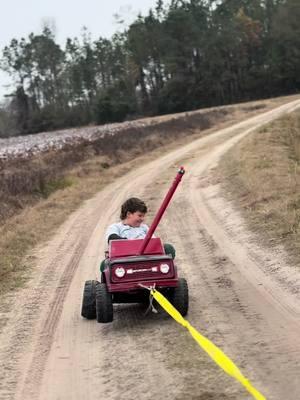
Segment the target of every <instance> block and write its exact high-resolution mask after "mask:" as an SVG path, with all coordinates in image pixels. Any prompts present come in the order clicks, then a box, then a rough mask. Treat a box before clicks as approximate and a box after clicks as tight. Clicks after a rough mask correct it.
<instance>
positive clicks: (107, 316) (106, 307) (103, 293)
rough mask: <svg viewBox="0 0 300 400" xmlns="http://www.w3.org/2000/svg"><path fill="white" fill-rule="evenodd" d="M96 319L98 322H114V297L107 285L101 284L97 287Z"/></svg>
mask: <svg viewBox="0 0 300 400" xmlns="http://www.w3.org/2000/svg"><path fill="white" fill-rule="evenodd" d="M96 318H97V322H112V320H113V304H112V297H111V294H110V293H109V292H108V290H107V287H106V285H105V283H99V284H98V285H97V287H96Z"/></svg>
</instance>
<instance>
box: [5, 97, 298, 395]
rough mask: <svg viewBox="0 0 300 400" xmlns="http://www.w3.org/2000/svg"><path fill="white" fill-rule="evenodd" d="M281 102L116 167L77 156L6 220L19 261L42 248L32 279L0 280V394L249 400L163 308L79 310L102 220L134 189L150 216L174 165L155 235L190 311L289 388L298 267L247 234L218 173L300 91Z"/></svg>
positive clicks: (269, 378)
mask: <svg viewBox="0 0 300 400" xmlns="http://www.w3.org/2000/svg"><path fill="white" fill-rule="evenodd" d="M277 105H278V107H271V108H272V109H269V110H268V111H267V110H266V109H264V110H263V111H262V110H260V112H259V113H257V112H256V113H255V114H256V115H252V116H250V115H249V118H247V117H246V116H243V118H242V117H241V115H240V114H236V115H235V116H234V117H233V119H232V120H231V121H226V122H224V123H222V124H219V125H218V126H216V127H214V128H213V127H212V128H210V129H208V130H206V131H205V132H203V131H202V132H196V131H195V132H194V134H192V135H190V136H184V137H182V135H181V136H179V137H178V140H176V141H174V142H172V143H169V144H167V145H166V146H164V147H158V148H157V149H154V150H153V152H152V153H149V154H147V155H143V156H141V157H138V156H137V155H136V158H135V159H134V160H132V154H130V158H131V160H130V161H129V160H127V162H125V163H124V164H119V165H117V164H114V165H110V166H109V168H107V167H106V168H104V167H103V165H102V168H100V167H99V165H101V163H103V162H105V163H106V162H108V160H105V159H103V156H102V155H100V156H99V158H97V157H96V158H93V159H87V160H84V162H82V163H81V164H78V165H77V166H75V167H74V168H71V169H69V170H68V174H67V175H65V176H64V178H65V179H67V180H68V179H71V184H66V186H65V188H62V189H60V190H54V191H52V192H51V194H50V193H49V195H48V197H47V196H46V198H44V199H43V200H41V201H39V202H38V203H36V204H35V205H34V206H32V207H29V208H27V207H26V208H25V209H24V210H23V211H22V212H20V213H19V214H18V215H16V216H14V217H12V218H9V219H8V220H7V221H6V222H5V227H6V229H5V231H4V230H3V231H2V235H1V236H2V237H4V236H5V235H7V236H6V238H7V241H6V244H9V243H10V241H11V240H10V239H11V238H12V237H19V238H22V237H23V238H26V237H29V239H30V240H32V241H31V242H30V243H28V242H26V241H24V247H23V249H21V248H20V249H19V250H18V252H19V257H20V256H21V254H22V251H23V254H24V253H25V249H26V251H28V249H30V248H31V247H32V246H33V245H34V244H37V243H40V245H39V247H37V248H35V250H34V252H31V253H28V254H30V255H29V258H28V259H27V261H26V265H27V266H29V265H31V271H30V280H28V276H27V280H26V284H24V283H23V281H22V279H21V277H22V275H19V277H20V285H21V286H23V287H22V288H20V289H19V290H18V291H8V290H7V287H5V288H4V290H5V293H6V295H5V296H4V297H2V299H3V301H2V310H1V311H2V312H1V321H2V329H1V333H0V343H1V345H0V375H1V377H2V380H1V382H0V398H1V399H2V398H3V399H5V400H6V399H9V400H10V399H16V400H19V399H22V400H27V399H30V400H36V399H41V400H48V399H49V400H52V399H82V398H86V399H92V398H97V397H101V398H102V397H103V398H106V399H107V400H117V399H120V398H122V399H124V400H127V399H133V400H135V399H136V400H139V399H145V400H148V399H152V398H153V397H156V398H157V399H160V398H161V399H167V400H168V399H176V400H185V399H193V400H208V399H209V400H244V399H245V400H246V399H249V398H250V397H249V396H248V394H247V393H246V392H245V391H244V390H243V389H242V388H241V387H240V386H239V385H238V384H237V383H236V382H235V381H233V380H232V379H231V378H230V377H228V376H226V375H225V374H224V373H223V372H222V371H220V370H219V369H218V368H217V366H216V365H214V364H213V363H212V362H211V361H210V360H209V359H208V358H207V356H206V355H205V354H203V353H202V352H201V350H200V349H199V348H198V347H197V346H196V344H195V343H194V342H193V341H192V339H191V338H190V337H189V336H188V335H187V334H186V332H185V331H182V329H180V328H179V327H178V326H177V325H176V324H175V322H173V321H171V320H170V319H169V318H168V317H166V316H165V315H164V314H163V313H159V314H158V315H154V314H151V315H148V316H147V317H146V318H145V316H144V315H143V309H141V307H139V306H137V305H129V306H126V305H123V306H116V307H115V321H114V322H113V323H112V324H109V325H101V324H97V323H96V322H95V321H87V320H83V319H82V318H81V317H80V306H81V293H82V287H83V284H84V281H85V280H86V279H93V278H94V277H95V275H97V273H98V268H99V262H100V260H101V258H102V254H103V252H104V246H105V245H104V243H103V233H104V229H105V227H106V226H107V225H108V223H110V222H111V221H113V220H115V219H116V218H117V216H118V213H119V207H120V204H121V203H122V202H123V200H124V199H126V198H127V197H129V196H131V195H136V196H139V197H142V198H144V199H145V200H146V202H147V203H148V205H149V207H150V213H149V220H151V216H153V213H154V211H155V210H156V209H157V207H158V205H159V204H160V202H161V199H162V198H163V196H164V194H165V192H166V190H167V188H168V187H169V184H170V181H171V180H172V179H173V177H174V172H175V171H176V169H177V167H178V165H181V164H183V165H185V167H186V170H187V173H186V175H185V176H184V179H183V182H182V184H181V185H180V188H179V190H178V192H177V193H176V195H175V198H174V201H173V202H172V204H171V206H170V208H169V209H168V211H167V213H166V216H165V217H164V219H163V221H162V223H161V225H160V227H159V230H158V232H157V234H158V235H159V236H160V237H162V239H163V240H166V239H171V240H169V241H171V242H172V243H173V244H174V245H175V247H176V251H177V257H176V260H177V261H176V262H177V264H178V268H179V272H180V275H181V276H184V277H186V278H187V280H188V282H189V287H190V310H189V314H188V320H189V321H190V322H191V323H192V324H193V325H194V326H195V327H196V328H197V329H199V331H200V332H201V333H203V334H204V335H206V336H208V337H209V338H210V339H211V340H213V341H214V342H215V343H216V344H217V345H219V346H220V347H221V348H222V349H223V350H224V351H225V352H226V353H227V354H228V355H229V356H230V357H231V358H232V359H233V360H234V361H235V362H236V363H237V365H238V366H239V367H240V368H241V370H242V372H243V373H244V374H245V375H246V376H247V378H249V379H250V380H251V381H252V382H253V384H254V385H255V386H256V387H257V388H258V389H259V390H260V391H261V392H262V393H263V394H264V395H265V396H266V398H267V399H268V400H282V399H285V400H295V399H296V398H297V396H298V393H299V390H300V387H299V379H298V377H299V373H300V370H299V356H298V355H299V352H300V340H299V328H300V320H299V315H300V300H299V296H298V293H299V290H298V282H299V278H300V271H299V269H296V268H294V267H293V266H292V265H291V266H290V265H289V264H288V262H287V261H288V257H287V255H286V253H285V252H284V251H282V249H280V248H278V247H273V248H270V246H263V245H262V243H258V240H257V237H256V236H254V235H251V234H250V233H249V232H248V230H247V229H246V224H245V222H244V220H243V219H242V218H241V216H240V214H239V212H238V211H237V210H236V207H233V205H232V203H230V202H228V201H227V200H225V199H224V195H223V194H222V193H223V192H222V191H223V190H224V187H222V184H221V183H222V181H221V180H220V175H219V174H218V173H217V171H218V169H217V167H218V164H219V162H220V160H221V159H222V157H223V156H224V155H225V154H226V153H227V152H228V151H230V149H231V148H232V149H233V148H236V145H237V144H238V143H239V142H240V141H241V142H240V143H242V140H243V139H244V138H246V137H247V135H252V133H253V132H255V131H256V130H257V129H258V128H261V127H262V126H266V124H268V123H270V122H271V121H273V120H274V119H276V118H278V117H280V116H282V115H284V114H286V113H288V112H290V111H292V110H294V109H295V108H297V107H300V100H295V99H294V101H293V102H290V103H289V104H284V105H281V106H279V104H278V103H277ZM241 119H243V121H241ZM125 154H127V153H126V152H125ZM83 167H85V168H86V170H85V172H84V175H82V171H83ZM100 177H101V180H100ZM72 179H73V180H74V181H72ZM67 182H68V181H67ZM57 189H59V188H57ZM93 193H94V194H95V195H94V196H93V197H92V195H93ZM84 200H86V201H84ZM82 202H83V204H81V203H82ZM79 204H81V207H79ZM71 211H73V212H72V213H71V214H70V212H71ZM67 216H68V218H67ZM63 220H65V222H64V223H63V224H62V221H63ZM31 222H32V225H30V223H31ZM59 225H60V227H59V229H57V227H58V226H59ZM3 227H4V225H3ZM33 228H36V229H38V231H37V232H35V230H34V229H33ZM54 232H55V234H54ZM4 233H5V235H4ZM26 233H27V236H26ZM28 233H30V234H28ZM10 234H11V235H12V236H11V237H9V235H10ZM14 235H15V236H14ZM45 240H48V241H47V243H45ZM3 243H4V242H3ZM21 244H22V242H20V245H21ZM16 246H17V244H16V243H15V248H16ZM6 249H7V250H8V249H9V247H7V248H6ZM11 249H12V250H13V247H12V248H11ZM7 253H8V254H9V251H8V252H7ZM20 259H21V258H20ZM15 261H16V260H15ZM15 265H16V264H15ZM20 270H21V269H20ZM14 274H15V272H12V271H11V272H8V273H7V275H6V277H8V278H7V281H6V282H7V285H8V287H14V285H13V284H12V281H11V280H9V276H11V277H12V276H14ZM25 275H28V274H27V273H25ZM9 282H10V283H9ZM9 285H11V286H9ZM8 305H10V307H8ZM287 387H288V390H287Z"/></svg>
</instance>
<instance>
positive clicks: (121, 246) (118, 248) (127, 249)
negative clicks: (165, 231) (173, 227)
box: [108, 238, 165, 258]
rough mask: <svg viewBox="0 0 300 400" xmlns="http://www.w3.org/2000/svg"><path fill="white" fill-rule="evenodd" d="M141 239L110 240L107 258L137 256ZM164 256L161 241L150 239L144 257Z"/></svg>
mask: <svg viewBox="0 0 300 400" xmlns="http://www.w3.org/2000/svg"><path fill="white" fill-rule="evenodd" d="M142 243H143V239H134V240H111V241H110V242H109V250H108V251H109V253H108V254H109V258H116V257H129V256H136V255H138V254H139V250H140V249H141V246H142ZM155 254H156V255H158V254H161V255H162V254H165V250H164V247H163V245H162V242H161V239H159V238H151V239H150V240H149V243H148V245H147V248H146V250H145V252H144V255H155Z"/></svg>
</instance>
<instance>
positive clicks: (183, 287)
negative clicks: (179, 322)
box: [170, 278, 189, 316]
mask: <svg viewBox="0 0 300 400" xmlns="http://www.w3.org/2000/svg"><path fill="white" fill-rule="evenodd" d="M170 301H171V303H172V304H173V306H174V307H175V308H176V310H177V311H179V312H180V314H181V315H182V316H185V315H186V314H187V312H188V309H189V289H188V284H187V281H186V280H185V279H184V278H179V280H178V286H177V287H176V288H174V289H173V290H172V293H171V295H170Z"/></svg>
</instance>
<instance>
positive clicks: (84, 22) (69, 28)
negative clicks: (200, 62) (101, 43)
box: [0, 0, 156, 99]
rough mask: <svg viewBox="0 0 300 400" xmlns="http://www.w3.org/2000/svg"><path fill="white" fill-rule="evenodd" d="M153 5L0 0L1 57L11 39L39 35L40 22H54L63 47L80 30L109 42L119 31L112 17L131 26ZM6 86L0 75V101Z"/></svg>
mask: <svg viewBox="0 0 300 400" xmlns="http://www.w3.org/2000/svg"><path fill="white" fill-rule="evenodd" d="M1 3H2V4H1ZM155 4H156V0H85V1H82V0H77V1H74V0H8V1H4V0H2V1H1V2H0V6H1V7H0V50H1V55H0V56H2V49H3V48H4V46H6V45H8V44H9V43H10V41H11V39H13V38H16V39H20V38H21V37H25V38H26V37H27V36H28V35H29V34H30V33H31V32H33V33H35V34H38V33H40V32H41V30H42V26H43V21H55V27H56V41H57V42H58V43H59V44H61V45H62V46H64V43H65V39H66V38H67V37H71V38H73V37H75V36H80V32H81V30H82V27H83V26H86V27H87V28H88V30H89V31H90V32H91V34H92V39H97V38H98V37H99V36H104V37H108V38H109V37H111V35H112V34H113V33H115V32H116V31H117V30H118V29H119V26H118V24H117V23H116V20H115V18H114V14H119V15H121V16H122V17H124V18H125V20H126V22H127V23H130V22H132V21H133V20H134V18H135V17H136V16H137V14H138V13H139V12H141V13H142V14H143V15H145V14H146V13H147V12H148V10H149V9H150V8H153V7H155ZM7 83H9V79H8V77H7V74H5V73H4V72H2V71H0V99H2V97H3V95H4V94H5V93H6V92H7V91H8V89H6V88H5V87H4V86H5V85H6V84H7Z"/></svg>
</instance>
